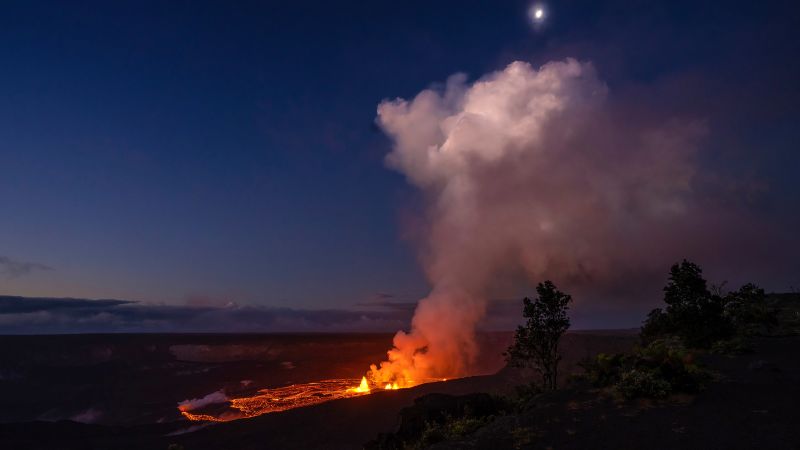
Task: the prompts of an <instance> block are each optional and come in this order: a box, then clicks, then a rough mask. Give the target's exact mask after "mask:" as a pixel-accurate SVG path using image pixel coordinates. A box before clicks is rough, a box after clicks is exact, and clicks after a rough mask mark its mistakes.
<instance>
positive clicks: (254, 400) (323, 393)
mask: <svg viewBox="0 0 800 450" xmlns="http://www.w3.org/2000/svg"><path fill="white" fill-rule="evenodd" d="M356 381H357V379H353V378H343V379H334V380H322V381H316V382H313V383H303V384H293V385H290V386H284V387H278V388H272V389H261V390H260V391H258V393H257V394H256V395H253V396H250V397H240V398H233V399H231V400H228V405H227V407H226V408H224V411H222V412H217V413H216V414H213V413H210V412H202V413H201V412H198V411H192V410H191V409H190V407H188V406H186V405H181V406H179V407H178V410H179V411H180V413H181V414H182V415H183V417H185V418H187V419H189V420H191V421H195V422H227V421H230V420H235V419H245V418H250V417H256V416H260V415H262V414H269V413H273V412H279V411H286V410H288V409H294V408H300V407H303V406H311V405H316V404H318V403H324V402H327V401H330V400H337V399H340V398H349V397H358V396H362V395H367V394H371V393H374V392H380V391H381V389H378V390H373V389H372V388H370V385H369V382H368V381H367V377H361V382H360V383H359V385H358V386H356V387H352V386H353V385H354V384H355V383H356ZM433 381H442V380H440V379H430V380H425V381H422V382H420V383H414V384H410V383H407V384H405V385H403V386H399V385H398V384H397V383H386V385H385V386H384V389H382V390H397V389H404V388H408V387H411V386H415V385H418V384H422V383H429V382H433Z"/></svg>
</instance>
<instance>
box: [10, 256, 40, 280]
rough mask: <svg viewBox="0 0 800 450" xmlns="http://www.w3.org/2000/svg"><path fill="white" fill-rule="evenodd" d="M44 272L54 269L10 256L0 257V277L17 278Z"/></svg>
mask: <svg viewBox="0 0 800 450" xmlns="http://www.w3.org/2000/svg"><path fill="white" fill-rule="evenodd" d="M42 270H53V268H52V267H50V266H47V265H44V264H40V263H35V262H27V261H19V260H15V259H12V258H9V257H8V256H0V276H3V277H6V278H16V277H20V276H23V275H28V274H30V273H32V272H35V271H42Z"/></svg>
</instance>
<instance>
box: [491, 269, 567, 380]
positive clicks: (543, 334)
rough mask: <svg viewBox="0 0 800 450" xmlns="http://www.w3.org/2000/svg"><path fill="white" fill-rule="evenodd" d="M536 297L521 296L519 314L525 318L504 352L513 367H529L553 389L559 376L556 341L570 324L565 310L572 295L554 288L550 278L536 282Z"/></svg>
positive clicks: (558, 356)
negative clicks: (522, 297) (524, 321)
mask: <svg viewBox="0 0 800 450" xmlns="http://www.w3.org/2000/svg"><path fill="white" fill-rule="evenodd" d="M536 292H537V293H538V294H539V296H538V298H536V299H535V300H533V301H532V300H531V299H529V298H527V297H526V298H525V299H523V300H522V302H523V304H524V309H523V312H522V315H523V316H524V317H525V318H526V319H527V321H526V323H525V325H522V326H519V327H518V328H517V332H516V333H515V335H514V342H513V344H511V346H510V347H509V348H508V351H507V352H506V353H505V356H506V360H507V361H508V363H509V364H510V365H512V366H515V367H530V368H533V369H535V370H536V371H538V372H539V373H540V374H541V375H542V387H543V388H544V389H550V390H552V389H555V388H556V380H557V377H558V362H559V361H560V360H561V356H560V355H559V353H558V342H559V340H560V339H561V336H562V335H563V334H564V332H565V331H567V329H568V328H569V325H570V321H569V317H567V310H568V309H569V306H568V305H569V303H570V302H571V301H572V297H571V296H569V295H567V294H565V293H563V292H561V291H559V290H558V289H556V287H555V285H554V284H553V283H552V282H551V281H545V282H544V283H539V285H538V286H536Z"/></svg>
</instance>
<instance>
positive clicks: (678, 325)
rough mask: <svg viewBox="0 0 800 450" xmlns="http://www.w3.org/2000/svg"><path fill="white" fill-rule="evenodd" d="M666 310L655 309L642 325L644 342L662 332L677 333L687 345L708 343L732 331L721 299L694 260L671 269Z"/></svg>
mask: <svg viewBox="0 0 800 450" xmlns="http://www.w3.org/2000/svg"><path fill="white" fill-rule="evenodd" d="M664 303H666V304H667V307H666V309H665V310H661V309H654V310H653V311H651V312H650V314H649V315H648V316H647V320H646V321H645V323H644V325H643V326H642V331H641V337H642V340H643V341H645V343H648V342H652V341H653V340H655V339H658V338H659V337H662V336H665V335H675V336H678V337H680V338H681V339H682V340H683V341H684V342H685V343H686V345H688V346H690V347H707V346H709V345H710V344H711V343H713V342H715V341H717V340H719V339H724V338H726V337H728V336H730V335H731V334H732V326H731V323H730V321H729V320H728V319H727V318H726V317H725V316H724V314H723V313H724V301H723V299H722V298H721V297H720V296H719V295H715V294H712V293H711V292H710V291H709V290H708V287H707V283H706V280H705V278H703V271H702V270H701V269H700V267H699V266H698V265H697V264H694V263H692V262H689V261H687V260H683V261H682V262H681V263H680V264H674V265H673V266H672V268H671V269H670V274H669V281H668V283H667V285H666V286H665V287H664Z"/></svg>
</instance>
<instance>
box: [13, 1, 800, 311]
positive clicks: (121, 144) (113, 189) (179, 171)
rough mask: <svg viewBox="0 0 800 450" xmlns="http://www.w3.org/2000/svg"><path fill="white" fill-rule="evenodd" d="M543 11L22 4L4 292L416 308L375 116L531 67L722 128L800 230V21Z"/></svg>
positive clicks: (773, 13) (785, 16)
mask: <svg viewBox="0 0 800 450" xmlns="http://www.w3.org/2000/svg"><path fill="white" fill-rule="evenodd" d="M528 6H529V3H528V2H522V1H509V2H489V1H486V2H471V1H453V2H445V1H441V2H439V1H437V2H415V1H410V2H383V1H375V2H318V3H316V2H197V1H192V2H142V1H137V2H122V1H119V2H117V1H115V2H38V1H24V2H4V3H3V5H2V6H0V211H1V213H0V214H1V216H0V217H2V219H0V257H3V258H5V259H4V260H0V262H2V261H5V262H2V264H4V266H3V267H5V272H6V276H4V277H3V278H2V279H0V294H11V295H39V296H75V297H90V298H98V297H102V298H123V299H130V300H140V301H150V302H166V303H172V304H183V303H185V302H187V301H188V302H190V303H207V302H210V303H217V302H225V301H228V300H234V301H236V302H239V303H247V304H258V305H270V306H279V307H294V308H347V307H350V306H352V305H355V304H357V303H359V302H363V301H366V300H369V299H371V298H373V297H374V296H375V295H376V294H377V293H391V294H393V295H395V296H396V298H397V299H399V300H402V301H413V300H415V299H416V298H417V297H419V296H421V295H424V294H425V293H426V291H427V284H426V282H425V279H424V277H423V275H422V272H421V270H420V269H419V267H418V265H417V263H416V256H415V251H414V249H413V246H412V245H411V244H410V243H409V242H406V241H404V240H403V237H402V236H403V226H402V223H403V221H404V220H406V219H405V218H406V217H408V216H413V215H414V211H416V210H417V207H416V203H417V199H416V196H415V195H414V191H413V189H411V188H409V187H408V186H407V185H406V183H405V181H404V180H403V178H402V176H400V175H399V174H397V173H395V172H393V171H390V170H388V169H387V168H386V167H385V166H384V164H383V157H384V155H385V154H386V152H387V151H388V149H389V146H390V143H389V141H388V140H387V139H386V138H385V137H384V136H383V134H382V133H381V132H380V131H379V130H378V129H377V127H376V126H375V125H374V119H375V110H376V106H377V104H378V103H379V102H380V101H381V100H382V99H384V98H394V97H398V96H400V97H409V96H413V95H414V94H415V93H416V92H418V91H419V90H420V89H422V88H425V87H426V86H429V85H430V84H431V83H433V82H441V81H443V80H445V79H446V78H447V77H448V76H449V75H451V74H453V73H455V72H466V73H467V74H469V75H470V76H471V77H473V78H474V77H477V76H480V75H482V74H484V73H486V72H488V71H491V70H496V69H499V68H502V67H503V66H505V65H506V64H508V63H509V62H511V61H513V60H515V59H522V60H526V61H530V62H532V63H534V65H538V64H542V63H544V62H546V61H548V60H550V59H554V58H563V57H565V56H574V57H577V58H579V59H582V60H589V61H592V62H593V63H594V64H595V66H596V67H597V70H598V74H599V77H600V78H601V79H603V80H604V81H606V82H607V83H608V85H609V87H610V89H611V91H612V92H618V93H620V94H621V97H622V98H625V99H628V100H629V101H636V102H637V104H638V105H639V107H641V108H643V109H647V108H659V109H660V110H663V111H667V112H672V111H674V112H675V114H681V115H689V116H693V117H698V118H701V119H704V120H706V121H708V123H709V128H710V130H711V131H710V136H711V138H710V139H709V141H708V142H709V143H708V144H707V145H708V146H710V147H711V151H709V152H707V153H705V155H706V156H705V157H706V158H707V159H708V160H707V161H706V163H707V164H709V165H712V166H713V167H715V168H717V169H718V170H720V171H721V172H723V173H727V174H729V175H733V176H734V177H736V178H743V177H744V178H747V177H752V178H753V179H756V180H761V182H763V183H764V185H765V186H768V189H767V190H766V193H765V194H763V195H761V196H759V198H758V199H756V200H755V201H754V202H753V203H752V204H751V205H750V206H749V207H750V208H751V209H752V211H753V213H754V214H761V215H766V216H768V217H770V218H771V220H774V222H775V223H777V224H779V225H780V227H781V228H782V229H790V228H791V227H793V226H796V225H800V222H798V217H797V212H796V209H797V206H798V203H800V202H798V201H797V200H798V197H800V184H798V183H797V180H796V172H797V169H798V167H800V156H799V155H798V151H797V148H796V146H797V142H800V139H798V138H800V126H798V118H799V117H798V113H797V105H798V100H800V94H799V93H798V80H800V70H799V68H798V64H799V63H798V59H797V56H798V55H799V54H800V48H799V47H800V45H799V44H798V41H800V39H798V33H797V31H796V30H797V26H798V19H797V17H798V9H797V7H796V6H794V4H793V3H792V2H782V3H779V2H775V3H769V2H766V3H765V2H742V3H741V4H740V5H737V4H735V3H732V2H710V3H702V4H697V2H682V1H668V2H660V3H655V2H650V1H642V2H632V1H611V2H597V1H588V0H587V1H580V0H576V1H562V2H556V1H552V2H548V3H547V8H548V12H549V17H548V22H547V23H546V26H545V27H544V28H543V29H542V30H538V31H537V30H534V29H533V28H532V27H531V26H530V24H529V23H528V21H527V19H526V9H527V7H528ZM643 87H646V89H647V92H649V93H654V94H648V97H647V98H639V97H637V92H638V90H639V89H643ZM631 99H634V100H631ZM792 245H794V243H792ZM775 264H776V265H779V264H784V262H783V261H782V260H780V259H778V260H776V262H775ZM783 269H785V267H782V268H781V270H783ZM795 269H796V267H795ZM710 270H711V272H712V273H713V267H711V268H710ZM781 270H778V272H781ZM665 271H666V268H665ZM764 272H765V273H768V272H774V271H772V268H765V270H764ZM796 281H797V282H798V283H800V280H796ZM790 282H791V280H789V278H787V277H785V276H780V277H776V278H775V279H768V280H764V281H763V284H766V285H767V287H770V288H773V289H777V290H788V288H789V284H790Z"/></svg>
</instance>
